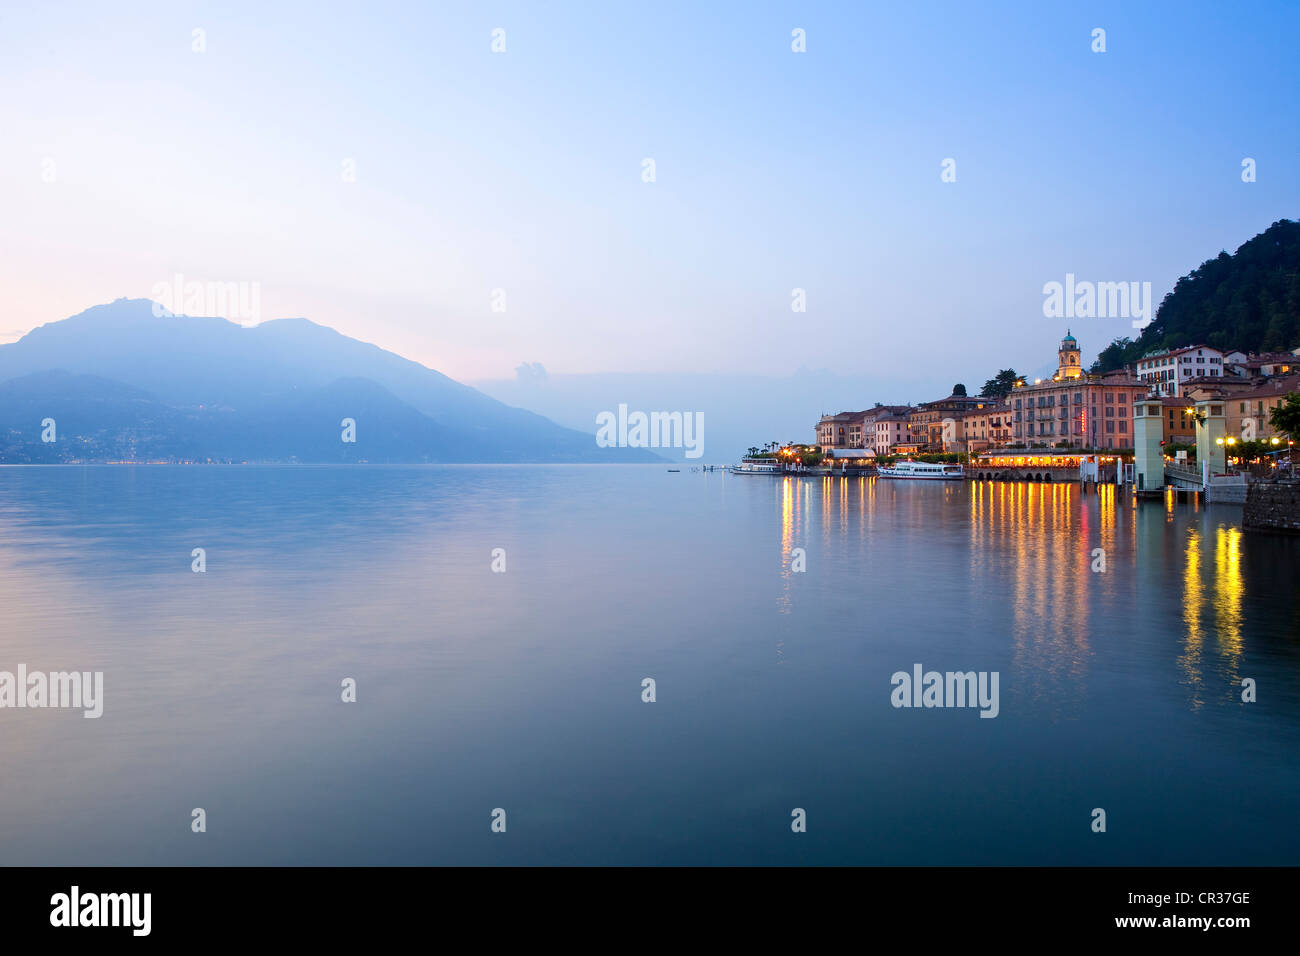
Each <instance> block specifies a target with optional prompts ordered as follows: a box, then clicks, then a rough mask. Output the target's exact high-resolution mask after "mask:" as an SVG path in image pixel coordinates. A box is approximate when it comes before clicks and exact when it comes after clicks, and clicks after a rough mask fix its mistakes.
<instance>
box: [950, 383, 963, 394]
mask: <svg viewBox="0 0 1300 956" xmlns="http://www.w3.org/2000/svg"><path fill="white" fill-rule="evenodd" d="M952 393H953V394H954V395H965V394H966V386H965V385H963V384H962V383H961V382H958V383H957V384H956V385H954V386H953V387H952Z"/></svg>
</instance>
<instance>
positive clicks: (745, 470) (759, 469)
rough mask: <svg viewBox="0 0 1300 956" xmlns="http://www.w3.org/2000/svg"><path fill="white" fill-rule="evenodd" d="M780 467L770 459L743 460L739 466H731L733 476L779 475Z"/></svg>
mask: <svg viewBox="0 0 1300 956" xmlns="http://www.w3.org/2000/svg"><path fill="white" fill-rule="evenodd" d="M781 471H782V469H781V465H780V463H779V462H775V461H773V460H772V459H770V458H743V459H741V462H740V464H739V465H732V466H731V473H732V474H733V475H779V474H781Z"/></svg>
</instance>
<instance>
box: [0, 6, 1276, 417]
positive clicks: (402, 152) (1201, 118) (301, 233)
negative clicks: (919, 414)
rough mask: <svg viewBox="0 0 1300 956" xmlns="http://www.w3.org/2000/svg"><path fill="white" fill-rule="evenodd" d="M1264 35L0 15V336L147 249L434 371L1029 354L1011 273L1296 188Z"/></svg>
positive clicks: (71, 306)
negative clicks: (1248, 175) (648, 173)
mask: <svg viewBox="0 0 1300 956" xmlns="http://www.w3.org/2000/svg"><path fill="white" fill-rule="evenodd" d="M1045 8H1047V9H1045ZM1135 8H1136V9H1135ZM498 27H500V28H503V29H504V30H505V39H506V52H504V53H500V54H494V53H492V51H491V42H492V36H491V34H492V30H493V29H494V28H498ZM796 27H798V28H802V29H804V30H805V31H806V34H807V52H806V53H803V54H795V53H792V52H791V49H790V44H791V31H792V29H794V28H796ZM1096 27H1101V28H1104V29H1105V30H1106V45H1107V51H1106V52H1105V53H1093V52H1092V50H1091V48H1090V45H1091V31H1092V30H1093V29H1094V28H1096ZM195 28H201V29H203V30H204V31H206V34H205V39H206V51H205V52H203V53H195V52H193V50H192V30H194V29H195ZM1297 36H1300V4H1295V3H1290V2H1288V3H1282V2H1276V3H1267V2H1266V3H1258V4H1251V5H1249V6H1245V7H1238V6H1234V5H1229V4H1222V3H1216V4H1211V3H1149V4H1148V3H1143V4H1132V3H1101V4H1041V3H1001V4H999V3H988V4H971V3H941V4H927V5H892V6H886V5H870V6H868V5H865V4H858V3H854V4H814V5H806V4H755V3H744V4H721V5H711V9H709V10H707V11H701V10H699V9H697V5H696V4H687V3H682V4H676V3H654V4H599V3H591V4H570V3H545V4H543V3H520V4H493V3H463V4H396V3H394V4H384V3H377V4H365V5H361V4H349V5H346V6H345V5H340V4H305V3H303V4H238V3H235V4H231V3H221V4H184V3H166V4H162V3H159V4H150V3H140V4H129V5H114V6H109V5H101V4H84V5H80V4H70V5H58V6H55V5H49V4H38V3H24V4H8V5H6V10H5V12H4V13H3V14H2V15H0V130H3V132H4V142H5V147H6V148H5V149H4V150H3V152H2V155H0V282H2V283H3V288H4V289H5V292H6V295H5V301H4V309H5V315H4V316H3V317H0V341H11V340H12V339H13V338H15V337H16V336H17V335H18V334H19V333H20V332H21V331H23V330H26V329H29V328H31V327H33V326H35V325H39V324H41V323H42V322H46V321H51V320H54V319H57V318H62V317H65V316H67V315H70V314H73V313H75V312H79V311H81V310H82V309H84V308H86V307H88V306H90V305H92V304H95V303H98V302H103V301H108V300H111V299H113V298H117V297H119V296H123V295H126V296H148V295H149V294H150V292H151V290H152V288H153V287H154V286H155V285H156V284H158V283H160V282H168V281H170V280H171V279H172V277H173V276H174V275H175V274H176V273H181V274H182V275H184V276H185V277H186V279H187V280H196V281H212V282H217V281H220V282H228V281H250V282H258V283H259V284H260V288H261V301H262V310H263V316H262V317H263V318H273V317H280V316H298V315H301V316H306V317H308V318H311V319H313V320H315V321H318V322H321V323H323V324H327V325H331V326H333V327H335V328H338V329H339V330H340V331H343V332H345V333H347V334H350V335H354V336H356V337H358V338H361V339H365V340H367V341H373V342H376V343H377V344H380V345H382V346H384V347H386V348H391V349H393V350H395V351H398V352H401V353H402V354H404V355H407V356H409V357H412V358H415V359H418V360H420V361H423V362H425V363H426V364H428V365H430V366H432V367H435V368H438V369H440V370H442V371H444V372H446V373H448V374H450V375H453V376H455V377H458V378H462V379H477V378H502V377H509V376H510V375H511V374H513V369H514V367H515V366H516V365H518V364H519V363H520V362H521V361H530V362H541V363H542V364H543V365H545V366H546V368H547V369H548V370H550V371H552V372H557V373H589V372H638V373H642V372H663V373H678V372H711V373H753V374H760V375H781V374H783V373H785V372H788V371H789V370H791V369H793V368H796V367H800V366H804V367H810V368H825V369H828V370H830V371H832V372H834V373H836V374H844V375H864V374H865V375H870V374H871V373H872V372H873V370H876V369H881V370H883V369H884V368H886V367H890V368H891V369H892V370H894V371H897V369H898V367H899V365H900V363H901V365H902V366H903V367H904V368H905V369H906V368H907V367H908V366H911V367H913V368H914V369H915V374H916V376H917V378H918V379H919V380H921V381H923V382H924V383H926V384H925V385H923V386H919V387H918V394H917V395H915V396H910V397H912V398H914V399H923V398H929V397H932V396H930V395H929V394H928V392H929V391H931V390H932V388H931V386H930V383H937V382H944V383H948V382H951V381H957V380H961V381H965V382H967V383H972V384H975V385H978V384H979V383H980V382H982V381H983V379H984V378H986V377H988V376H989V375H991V374H992V373H993V372H994V371H996V369H998V368H1001V367H1004V366H1006V365H1014V366H1015V367H1017V368H1018V369H1021V370H1022V371H1026V370H1027V371H1028V372H1029V373H1030V374H1033V372H1034V371H1035V370H1037V369H1039V368H1041V367H1043V366H1044V363H1047V362H1049V361H1050V359H1051V358H1052V356H1053V354H1054V349H1055V343H1056V341H1057V340H1058V339H1059V338H1060V336H1061V335H1062V334H1063V331H1064V329H1063V327H1062V326H1063V322H1061V321H1058V320H1051V319H1047V318H1044V317H1043V314H1042V302H1043V295H1042V286H1043V284H1044V283H1045V282H1049V281H1054V280H1055V281H1060V280H1063V278H1064V276H1065V274H1066V273H1067V272H1071V273H1074V274H1075V275H1077V276H1079V277H1080V278H1083V279H1092V280H1096V281H1129V280H1132V281H1150V282H1151V283H1152V285H1153V289H1154V291H1155V294H1156V296H1157V299H1158V298H1159V297H1160V296H1163V295H1164V293H1165V292H1167V291H1168V290H1169V289H1170V288H1171V286H1172V284H1173V282H1174V281H1175V280H1176V279H1177V278H1178V276H1180V275H1182V274H1184V273H1185V272H1187V271H1188V270H1189V269H1191V268H1192V267H1194V266H1195V265H1197V264H1199V263H1200V262H1201V261H1203V260H1204V259H1206V258H1208V257H1210V256H1213V255H1215V254H1216V253H1217V252H1218V251H1219V250H1220V249H1223V248H1228V249H1229V250H1231V249H1235V248H1236V247H1237V246H1238V245H1240V244H1241V243H1242V242H1244V241H1245V240H1247V239H1249V238H1250V237H1251V236H1253V235H1255V234H1256V233H1258V232H1260V231H1262V230H1263V229H1264V228H1266V227H1267V226H1268V225H1269V224H1270V223H1272V222H1273V221H1275V220H1277V219H1279V218H1296V217H1297V216H1300V202H1298V200H1300V175H1298V174H1300V124H1297V123H1296V121H1295V118H1296V94H1297V87H1298V86H1300V83H1298V82H1297V79H1298V75H1300V67H1298V66H1297V65H1296V64H1297V58H1296V56H1295V38H1296V37H1297ZM949 157H951V158H953V159H955V161H956V171H957V181H956V182H955V183H943V182H941V181H940V171H941V165H940V164H941V162H942V161H943V160H944V159H945V158H949ZM1244 157H1251V158H1253V159H1255V160H1256V161H1257V164H1258V181H1257V182H1254V183H1249V184H1247V183H1243V182H1242V181H1241V175H1240V174H1241V162H1242V159H1243V158H1244ZM645 158H652V159H653V160H654V161H655V165H656V181H655V182H654V183H645V182H642V178H641V171H642V160H643V159H645ZM348 159H351V160H353V161H354V162H355V169H356V181H355V182H344V181H343V178H342V176H341V174H340V170H341V164H342V163H343V161H344V160H348ZM49 160H52V161H53V163H54V167H53V168H54V169H55V170H56V173H55V176H54V181H53V182H45V181H43V180H42V170H43V169H45V168H46V166H45V164H46V163H47V161H49ZM796 287H798V288H803V289H805V290H806V292H807V301H808V311H807V312H805V313H802V314H796V313H793V312H792V311H791V309H790V301H791V290H792V289H793V288H796ZM493 289H504V290H505V294H506V299H505V301H506V311H505V312H504V313H501V312H493V311H491V295H492V290H493ZM1073 326H1074V328H1073V331H1074V333H1075V335H1076V336H1078V337H1079V339H1080V341H1081V343H1082V345H1083V348H1084V350H1085V352H1087V353H1088V354H1089V357H1091V355H1092V354H1095V352H1096V351H1097V349H1099V348H1100V347H1101V346H1103V345H1104V344H1105V343H1106V342H1108V341H1109V340H1110V339H1111V338H1113V337H1114V336H1116V335H1123V334H1128V333H1129V332H1131V328H1130V325H1129V322H1128V321H1127V320H1122V319H1091V320H1076V321H1075V322H1074V323H1073ZM891 377H897V376H896V375H892V376H891ZM891 397H895V398H896V397H897V396H891ZM870 398H872V396H864V399H870Z"/></svg>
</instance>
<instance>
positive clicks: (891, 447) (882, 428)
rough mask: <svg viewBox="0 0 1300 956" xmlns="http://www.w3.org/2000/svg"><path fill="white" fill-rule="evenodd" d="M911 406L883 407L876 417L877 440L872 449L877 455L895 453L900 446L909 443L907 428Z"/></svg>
mask: <svg viewBox="0 0 1300 956" xmlns="http://www.w3.org/2000/svg"><path fill="white" fill-rule="evenodd" d="M911 414H912V408H911V406H910V405H882V406H881V412H880V414H878V415H877V416H876V419H875V421H874V423H873V424H874V425H875V438H874V441H873V445H872V447H873V448H875V451H876V454H877V455H888V454H891V453H893V452H895V451H896V450H897V449H898V446H899V445H901V444H903V443H904V442H906V441H907V439H908V435H907V426H908V422H909V421H910V419H911Z"/></svg>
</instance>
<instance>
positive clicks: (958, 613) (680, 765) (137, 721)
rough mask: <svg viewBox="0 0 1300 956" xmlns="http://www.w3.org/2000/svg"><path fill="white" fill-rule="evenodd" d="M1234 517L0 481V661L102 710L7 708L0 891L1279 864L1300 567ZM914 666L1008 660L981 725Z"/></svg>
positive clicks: (999, 502)
mask: <svg viewBox="0 0 1300 956" xmlns="http://www.w3.org/2000/svg"><path fill="white" fill-rule="evenodd" d="M1240 518H1241V510H1240V508H1234V507H1231V506H1210V507H1201V508H1197V507H1195V506H1189V505H1173V504H1169V505H1162V504H1159V503H1155V504H1149V503H1144V504H1142V505H1141V506H1140V507H1134V506H1133V505H1132V504H1131V503H1129V501H1128V499H1127V498H1124V499H1123V500H1122V501H1121V500H1120V499H1117V497H1116V496H1115V495H1114V494H1113V492H1110V491H1109V490H1106V489H1103V493H1102V494H1101V495H1099V496H1081V495H1080V492H1079V489H1078V488H1077V486H1066V485H1056V486H1052V485H993V484H985V483H968V484H962V483H937V482H936V483H925V482H889V481H885V480H881V479H875V480H866V479H857V478H850V479H782V478H773V477H739V476H730V475H724V474H703V473H692V472H690V471H689V468H685V469H684V470H683V472H682V473H680V474H669V473H667V472H666V470H665V468H663V467H659V466H651V467H600V466H590V467H532V466H525V467H508V466H507V467H409V468H400V467H373V466H369V467H368V466H354V467H338V468H331V467H317V468H311V467H299V468H292V467H206V468H205V467H120V466H119V467H88V468H81V467H68V466H64V467H52V468H12V467H11V468H0V596H2V598H3V626H2V627H0V670H8V671H16V669H17V666H18V664H19V663H24V664H26V665H27V666H28V668H29V669H30V670H46V671H54V670H71V669H76V670H88V671H96V670H100V671H103V672H104V683H105V689H104V696H105V701H104V715H103V717H101V718H100V719H98V720H87V719H84V718H83V717H82V715H81V712H80V711H71V710H54V709H46V710H31V709H24V710H16V709H2V710H0V861H3V862H4V863H7V864H250V863H252V864H263V863H266V864H349V863H366V864H441V863H450V864H496V863H523V864H534V863H564V864H569V863H614V864H623V863H628V864H632V863H645V864H659V863H694V864H732V863H740V864H778V863H781V864H813V863H816V864H909V863H913V864H935V863H950V864H977V863H992V864H1296V863H1300V829H1298V828H1297V827H1296V826H1295V817H1296V813H1297V809H1300V807H1298V803H1300V799H1298V796H1300V760H1298V759H1297V754H1298V753H1300V589H1298V588H1297V578H1298V577H1300V575H1298V572H1297V566H1298V561H1297V559H1298V558H1300V541H1297V540H1293V539H1287V538H1282V537H1275V536H1268V535H1260V534H1255V533H1244V532H1242V531H1241V529H1240ZM200 547H201V548H204V549H206V555H207V558H206V560H207V570H206V572H205V573H202V574H196V573H194V572H192V571H191V560H192V558H191V552H192V550H193V549H194V548H200ZM495 548H503V549H505V555H506V571H505V573H494V572H493V571H492V569H491V564H492V551H493V549H495ZM795 548H802V549H804V552H805V554H806V565H807V570H806V571H804V572H802V573H797V572H793V571H792V570H791V563H792V561H791V554H792V551H793V549H795ZM1096 548H1101V549H1104V551H1105V557H1106V570H1105V572H1104V573H1098V572H1094V571H1093V570H1092V567H1093V565H1094V563H1095V558H1094V556H1093V550H1094V549H1096ZM916 663H920V664H922V665H923V666H924V668H925V669H926V670H930V669H934V670H938V671H950V670H953V671H957V670H960V671H967V670H974V671H997V672H998V673H999V675H1000V684H999V686H1000V712H999V714H998V716H997V718H996V719H981V718H980V717H979V715H978V711H977V710H975V709H969V708H966V709H962V708H949V709H945V708H933V709H925V708H920V709H912V708H895V707H893V706H892V705H891V703H890V697H891V692H892V690H893V688H892V685H891V675H893V674H894V673H895V672H896V671H908V672H910V671H911V669H912V666H913V665H914V664H916ZM347 677H351V678H355V680H356V682H357V702H356V703H351V704H349V703H343V702H342V701H341V699H340V696H341V687H340V684H341V681H342V680H343V679H344V678H347ZM645 677H651V678H653V679H654V680H655V681H656V696H657V699H656V701H655V702H654V703H644V702H643V701H642V699H641V693H642V687H641V682H642V679H643V678H645ZM1242 678H1252V679H1254V680H1255V681H1256V685H1257V694H1258V701H1257V702H1255V703H1243V702H1242V700H1241V692H1242V688H1241V686H1240V681H1241V679H1242ZM195 807H202V808H203V809H204V810H205V811H206V813H207V832H206V833H202V834H196V833H192V832H191V829H190V821H191V810H192V809H193V808H195ZM498 807H500V808H503V809H505V811H506V819H507V830H506V833H504V834H497V833H492V832H491V829H490V827H491V814H492V811H493V810H494V808H498ZM1096 807H1100V808H1104V809H1105V811H1106V813H1107V832H1105V833H1094V832H1092V830H1091V822H1092V815H1091V814H1092V810H1093V808H1096ZM794 808H803V809H805V810H806V812H807V832H806V833H803V834H795V833H792V832H791V826H790V824H791V811H792V810H793V809H794Z"/></svg>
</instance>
